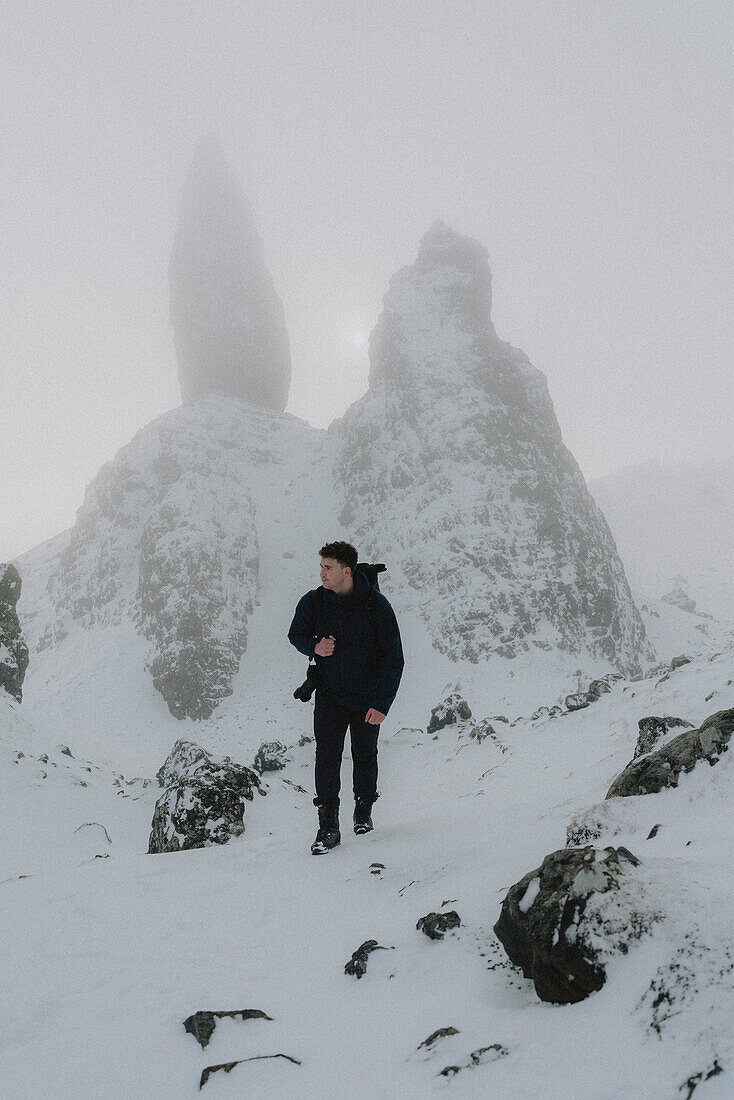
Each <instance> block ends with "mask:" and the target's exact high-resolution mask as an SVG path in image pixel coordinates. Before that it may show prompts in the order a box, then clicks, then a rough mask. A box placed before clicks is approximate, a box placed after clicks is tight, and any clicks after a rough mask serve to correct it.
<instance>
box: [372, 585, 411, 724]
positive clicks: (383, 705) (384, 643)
mask: <svg viewBox="0 0 734 1100" xmlns="http://www.w3.org/2000/svg"><path fill="white" fill-rule="evenodd" d="M375 611H376V616H375V626H376V633H377V649H378V669H377V676H376V678H375V681H374V683H373V685H372V689H371V691H370V706H371V707H374V708H375V710H379V711H380V713H381V714H387V712H388V711H389V710H390V707H391V706H392V704H393V700H394V699H395V696H396V695H397V693H398V687H399V685H400V678H401V676H402V675H403V667H404V665H405V660H404V658H403V646H402V642H401V641H400V630H399V629H398V620H397V619H396V618H395V612H394V611H393V609H392V607H391V606H390V604H389V603H388V601H387V600H386V599H385V597H384V596H382V594H380V595H379V596H378V598H377V600H376V603H375Z"/></svg>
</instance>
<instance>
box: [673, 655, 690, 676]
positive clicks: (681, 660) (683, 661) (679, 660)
mask: <svg viewBox="0 0 734 1100" xmlns="http://www.w3.org/2000/svg"><path fill="white" fill-rule="evenodd" d="M690 663H691V658H690V657H686V656H685V654H684V653H681V655H680V657H674V658H673V660H672V661H671V662H670V671H671V672H675V670H676V669H677V668H682V667H683V665H690Z"/></svg>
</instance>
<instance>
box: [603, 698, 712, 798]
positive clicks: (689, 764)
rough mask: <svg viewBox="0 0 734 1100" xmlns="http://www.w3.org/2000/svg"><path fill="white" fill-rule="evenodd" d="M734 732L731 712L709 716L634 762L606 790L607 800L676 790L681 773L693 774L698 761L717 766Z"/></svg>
mask: <svg viewBox="0 0 734 1100" xmlns="http://www.w3.org/2000/svg"><path fill="white" fill-rule="evenodd" d="M733 730H734V710H720V711H717V713H716V714H712V715H710V716H709V717H708V718H707V719H706V720H705V722H704V723H703V725H702V726H701V727H700V729H697V730H696V729H689V730H685V732H683V733H679V734H678V736H677V737H674V738H673V739H672V740H671V741H668V742H667V744H665V745H663V746H662V748H660V749H658V750H657V751H656V752H652V753H650V754H649V755H647V756H640V757H638V758H637V759H635V760H633V761H632V762H631V763H630V764H628V765H627V767H626V768H625V769H624V771H623V772H621V773H620V774H619V775H618V776H617V778H616V779H615V780H614V782H613V783H612V785H611V787H610V788H609V790H608V791H607V795H606V797H607V798H618V797H626V796H628V795H637V794H654V793H655V792H656V791H660V790H662V789H663V787H677V786H678V780H679V778H680V776H681V773H684V772H690V771H692V770H693V769H694V768H695V766H696V764H697V763H698V762H699V760H707V761H708V762H709V764H711V765H713V764H717V763H718V761H719V759H720V757H721V755H722V753H725V752H726V751H727V750H728V748H729V739H730V738H731V735H732V731H733Z"/></svg>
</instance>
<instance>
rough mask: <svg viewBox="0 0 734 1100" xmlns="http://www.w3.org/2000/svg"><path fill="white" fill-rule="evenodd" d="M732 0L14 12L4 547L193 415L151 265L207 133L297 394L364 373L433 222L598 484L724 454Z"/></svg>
mask: <svg viewBox="0 0 734 1100" xmlns="http://www.w3.org/2000/svg"><path fill="white" fill-rule="evenodd" d="M732 39H733V27H732V5H731V3H730V0H721V2H714V0H690V2H680V0H661V2H659V3H658V2H647V0H639V2H633V0H618V2H614V0H604V2H596V0H585V2H565V0H537V2H536V0H432V2H431V0H382V2H376V0H358V2H352V0H338V2H337V0H310V2H308V0H262V2H252V0H251V2H248V0H115V2H112V0H88V2H87V0H84V2H77V0H64V2H63V3H58V2H57V0H47V2H38V0H3V4H2V7H1V8H0V85H1V87H2V112H1V113H0V136H1V139H2V150H3V156H2V167H1V168H0V173H1V176H0V179H1V181H2V184H1V185H2V204H1V212H0V218H1V222H0V232H1V240H2V253H0V287H1V298H2V311H3V316H2V323H1V325H0V560H1V559H3V558H8V557H11V556H13V555H17V554H19V553H21V552H22V551H24V550H26V549H28V548H29V547H31V546H33V545H35V544H36V543H38V542H40V541H41V540H43V539H45V538H47V537H49V536H51V535H53V534H56V533H57V532H58V531H60V530H62V529H63V528H64V527H67V526H69V525H70V524H71V523H73V520H74V512H75V510H76V508H77V507H78V506H79V504H80V503H81V501H82V498H83V493H84V487H85V485H86V484H87V483H88V482H89V481H90V480H91V479H92V477H93V476H94V475H95V473H96V472H97V470H98V469H99V467H100V466H101V465H102V463H103V462H105V461H107V460H108V459H110V458H111V457H112V456H113V455H114V453H115V451H116V450H118V449H119V447H121V446H123V445H124V444H125V443H126V442H127V441H128V440H129V439H130V438H131V437H132V435H133V434H134V433H135V432H136V431H137V430H138V429H139V428H141V427H143V426H144V425H145V424H146V423H148V422H149V421H150V420H152V419H153V418H154V417H156V416H158V415H159V414H160V413H162V412H165V411H166V410H167V409H170V408H172V407H174V406H176V405H178V404H179V403H180V394H179V389H178V383H177V378H176V364H175V357H174V353H173V343H172V338H171V330H170V326H169V322H168V286H167V265H168V258H169V254H170V250H171V244H172V240H173V233H174V229H175V224H176V218H177V214H178V207H179V202H180V196H181V188H182V184H183V179H184V176H185V173H186V170H187V168H188V166H189V164H190V161H191V159H192V157H193V154H194V150H195V148H196V145H197V144H198V141H199V139H200V137H201V135H202V133H203V132H204V130H205V129H207V128H209V127H212V126H214V127H215V128H216V130H217V132H218V134H219V137H220V140H221V144H222V146H223V148H224V150H225V153H226V155H227V157H228V159H229V161H230V163H231V165H232V167H233V168H234V169H235V170H236V171H237V173H238V174H239V175H240V177H241V179H242V182H243V185H244V188H245V191H246V194H247V195H248V197H249V200H250V203H251V205H252V208H253V213H254V216H255V220H256V222H257V225H258V227H259V230H260V234H261V236H262V238H263V241H264V245H265V252H266V259H267V262H268V265H269V267H270V270H271V273H272V275H273V278H274V281H275V285H276V289H277V291H278V293H279V295H280V296H281V298H282V300H283V304H284V307H285V313H286V321H287V324H288V329H289V333H290V339H291V348H292V357H293V383H292V387H291V400H290V404H289V411H291V412H293V413H294V414H296V415H298V416H301V417H303V418H305V419H307V420H309V421H310V422H311V423H313V424H316V425H319V426H326V425H327V424H328V423H329V422H330V421H331V420H332V419H333V418H335V417H337V416H339V415H341V414H342V413H343V412H344V410H345V409H346V407H347V405H348V404H349V403H350V402H351V401H353V400H354V399H355V398H357V397H358V396H360V394H361V393H362V392H363V391H364V389H365V387H366V378H367V369H368V363H367V347H366V338H367V336H368V334H369V332H370V330H371V329H372V327H373V326H374V324H375V322H376V319H377V315H378V313H379V310H380V308H381V300H382V295H383V294H384V292H385V290H386V288H387V283H388V281H389V278H390V276H391V275H392V274H393V273H394V272H395V271H396V270H397V269H398V268H400V267H402V266H403V265H405V264H407V263H411V262H412V261H413V259H414V258H415V255H416V251H417V247H418V242H419V240H420V237H421V236H422V235H423V233H424V232H425V231H426V229H427V228H428V227H429V226H430V225H431V224H432V222H433V221H435V220H436V218H443V219H444V220H445V221H447V222H448V223H449V224H450V225H452V226H453V227H454V228H455V229H457V230H458V231H459V232H461V233H466V234H469V235H470V236H474V237H476V238H478V239H479V240H481V241H482V242H483V243H484V244H485V245H486V246H487V248H488V250H489V261H490V266H491V268H492V272H493V276H494V303H495V304H494V321H495V326H496V328H497V331H498V333H499V335H500V337H501V338H502V339H505V340H509V341H510V342H511V343H513V344H515V345H517V346H518V347H521V348H522V349H523V350H524V351H526V352H527V354H528V355H529V356H530V358H531V360H532V361H533V363H534V364H535V365H536V366H537V367H539V368H540V369H541V370H542V371H543V372H544V373H545V374H546V376H547V378H548V383H549V387H550V392H551V396H552V398H553V401H554V403H555V407H556V412H557V415H558V419H559V421H560V425H561V429H562V431H563V436H564V439H565V442H566V444H567V445H568V446H569V447H570V449H571V450H572V452H573V453H574V455H575V456H576V458H577V460H578V461H579V463H580V465H581V468H582V470H583V471H584V473H585V474H586V476H587V478H593V477H595V476H597V475H600V474H605V473H609V472H611V471H613V470H615V469H619V468H623V467H626V466H629V465H633V464H636V463H638V462H644V461H650V460H652V461H655V460H657V461H660V462H666V461H681V460H684V461H692V462H708V461H711V460H715V461H717V462H721V461H730V460H734V442H733V439H732V437H733V433H732V424H733V423H734V396H733V393H732V384H731V378H732V345H733V341H732V312H733V311H732V285H731V270H732V267H731V259H732V234H731V225H732V209H731V207H732V192H733V188H732V182H733V181H732V171H731V168H732V161H731V134H732V131H733V129H734V127H733V122H734V119H733V118H732V87H731V73H732V68H733V65H732V63H733V60H734V59H733V57H732V52H733V51H732Z"/></svg>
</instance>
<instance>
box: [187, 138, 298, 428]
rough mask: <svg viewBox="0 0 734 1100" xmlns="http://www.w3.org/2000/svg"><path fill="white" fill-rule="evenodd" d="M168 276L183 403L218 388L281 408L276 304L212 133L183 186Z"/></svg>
mask: <svg viewBox="0 0 734 1100" xmlns="http://www.w3.org/2000/svg"><path fill="white" fill-rule="evenodd" d="M169 283H170V290H171V323H172V325H173V335H174V343H175V345H176V358H177V360H178V373H179V382H180V384H181V394H182V396H183V399H184V401H185V402H192V401H196V400H198V399H199V398H201V397H203V396H205V395H206V394H208V393H212V392H215V393H219V394H225V395H226V396H227V397H230V398H231V397H235V398H238V399H239V400H241V401H249V402H251V403H252V404H253V405H262V406H265V407H267V408H270V409H276V410H278V411H279V412H282V411H283V409H285V406H286V404H287V401H288V389H289V386H290V379H291V355H290V345H289V341H288V332H287V330H286V326H285V316H284V313H283V306H282V304H281V301H280V299H279V298H278V296H277V295H276V293H275V289H274V287H273V281H272V279H271V277H270V275H269V273H268V270H267V268H266V266H265V259H264V256H263V246H262V242H261V241H260V238H259V235H258V232H257V229H256V228H255V223H254V221H253V218H252V213H251V211H250V208H249V206H248V204H247V202H246V200H245V197H244V194H243V192H242V187H241V185H240V182H239V180H238V179H237V177H236V176H235V174H234V172H233V171H232V170H231V169H230V167H229V166H228V164H227V162H226V161H225V158H224V155H223V153H222V151H221V149H220V148H219V146H218V145H217V143H216V141H215V140H214V139H213V138H212V137H207V138H205V139H204V141H203V142H202V143H201V145H200V147H199V149H198V150H197V154H196V158H195V160H194V163H193V165H192V167H191V170H190V172H189V174H188V177H187V179H186V183H185V185H184V195H183V203H182V207H181V215H180V218H179V223H178V228H177V230H176V236H175V240H174V245H173V252H172V254H171V263H170V267H169Z"/></svg>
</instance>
